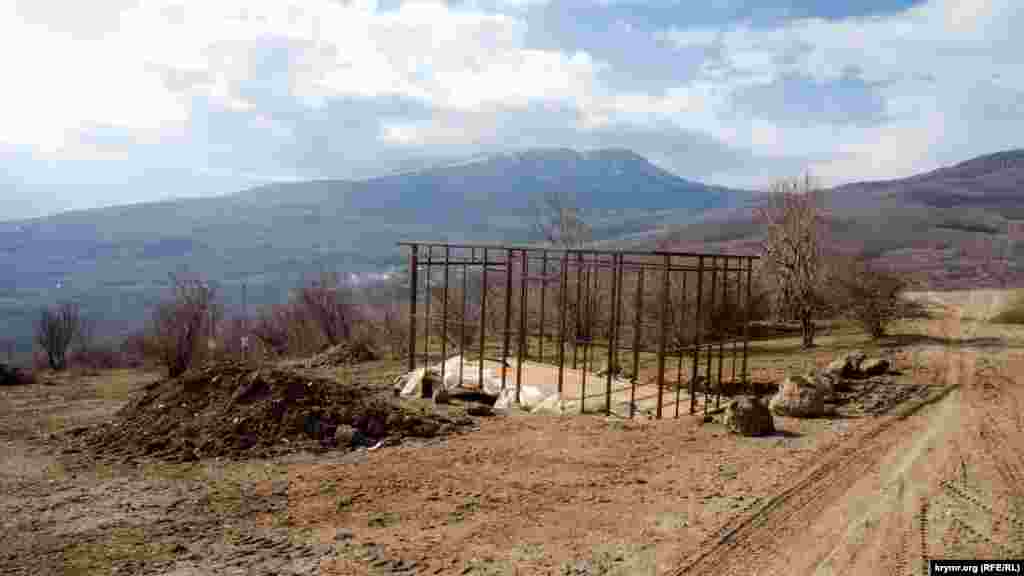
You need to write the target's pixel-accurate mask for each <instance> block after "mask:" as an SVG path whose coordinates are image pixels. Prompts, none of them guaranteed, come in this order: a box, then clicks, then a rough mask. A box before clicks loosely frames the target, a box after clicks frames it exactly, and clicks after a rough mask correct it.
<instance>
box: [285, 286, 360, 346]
mask: <svg viewBox="0 0 1024 576" xmlns="http://www.w3.org/2000/svg"><path fill="white" fill-rule="evenodd" d="M299 303H301V305H302V307H303V310H304V312H305V313H306V314H307V315H308V318H310V319H312V321H313V322H315V323H316V325H317V326H318V327H319V328H320V332H321V334H323V337H324V339H326V340H327V344H328V345H329V346H336V345H338V344H340V343H342V342H348V341H349V340H351V339H352V330H353V326H354V325H355V323H356V321H357V320H358V315H357V313H356V308H355V306H354V305H353V303H352V289H351V287H349V286H345V285H344V284H342V282H341V281H340V280H339V279H338V275H337V274H336V273H321V275H320V279H319V280H315V281H313V282H312V283H311V284H309V285H308V286H304V287H303V288H301V289H300V290H299Z"/></svg>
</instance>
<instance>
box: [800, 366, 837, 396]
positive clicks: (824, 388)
mask: <svg viewBox="0 0 1024 576" xmlns="http://www.w3.org/2000/svg"><path fill="white" fill-rule="evenodd" d="M808 378H809V379H811V380H813V381H814V384H815V385H816V386H817V387H818V389H819V390H821V392H822V394H824V395H825V399H826V400H827V399H829V398H832V397H833V396H835V394H836V392H837V391H839V387H840V383H841V381H842V380H841V378H840V377H839V376H837V375H836V374H834V373H832V372H828V371H822V372H814V373H813V374H809V375H808Z"/></svg>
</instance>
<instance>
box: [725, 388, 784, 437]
mask: <svg viewBox="0 0 1024 576" xmlns="http://www.w3.org/2000/svg"><path fill="white" fill-rule="evenodd" d="M725 426H726V428H728V429H729V430H731V431H733V432H735V433H737V434H742V435H744V436H766V435H768V434H774V433H775V421H774V420H773V419H772V413H771V411H770V410H769V409H768V407H767V406H765V405H764V403H763V402H761V399H760V398H758V397H756V396H740V397H739V398H737V399H735V400H733V401H732V402H729V404H728V405H727V406H726V407H725Z"/></svg>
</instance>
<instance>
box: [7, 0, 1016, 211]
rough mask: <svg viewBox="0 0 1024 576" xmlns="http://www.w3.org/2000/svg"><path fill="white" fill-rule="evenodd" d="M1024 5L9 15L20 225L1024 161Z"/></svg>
mask: <svg viewBox="0 0 1024 576" xmlns="http://www.w3.org/2000/svg"><path fill="white" fill-rule="evenodd" d="M1019 6H1020V2H1019V0H918V1H909V0H900V1H896V0H867V1H861V2H855V1H848V2H835V1H832V0H762V1H753V0H707V1H704V2H675V1H673V2H667V1H666V2H641V1H638V0H593V1H584V0H567V1H564V2H558V1H556V0H462V1H448V2H441V1H415V2H398V1H394V0H392V1H384V0H381V1H379V2H375V1H365V0H350V1H340V0H218V1H216V2H210V1H208V0H176V1H171V0H158V1H154V2H145V3H143V2H133V1H129V0H95V1H93V2H87V3H67V2H64V1H58V0H27V1H22V0H13V2H12V1H11V0H8V1H7V2H0V70H2V71H3V73H4V75H5V76H6V77H5V78H4V83H3V84H4V89H3V90H0V165H2V166H3V168H4V169H3V170H2V171H0V219H10V218H20V217H31V216H37V215H42V214H48V213H52V212H55V211H62V210H69V209H82V208H90V207H96V206H105V205H112V204H121V203H128V202H139V201H148V200H157V199H162V198H167V197H185V196H200V195H211V194H222V193H228V192H233V191H237V190H239V189H242V188H245V187H247V186H252V185H256V184H260V183H265V182H269V181H275V180H298V179H312V178H362V177H369V176H373V175H377V174H381V173H384V172H387V171H390V170H394V169H396V168H399V167H402V166H405V165H407V163H409V162H411V161H418V160H422V159H431V158H450V157H459V156H464V155H473V154H479V153H487V152H494V151H500V150H505V149H509V148H521V147H533V146H570V147H576V148H581V149H586V148H593V147H605V146H615V147H628V148H632V149H633V150H635V151H637V152H638V153H640V154H643V155H645V156H647V157H648V158H650V159H651V160H652V161H654V162H655V163H657V164H659V165H660V166H662V167H664V168H667V169H669V170H671V171H673V172H675V173H677V174H679V175H681V176H683V177H686V178H691V179H697V180H703V181H706V182H711V183H715V184H723V185H731V186H744V187H751V188H764V187H766V186H767V185H768V184H770V183H771V181H772V180H774V179H776V178H780V177H784V176H790V175H794V174H797V173H800V172H804V171H810V172H812V173H813V174H815V175H816V176H818V177H819V179H821V180H822V181H823V182H824V183H825V184H828V185H833V184H840V183H844V182H849V181H854V180H863V179H876V178H892V177H899V176H905V175H909V174H912V173H914V172H918V171H923V170H928V169H932V168H935V167H937V166H940V165H943V164H948V163H952V162H956V161H959V160H964V159H967V158H970V157H972V156H975V155H978V154H984V153H988V152H993V151H997V150H1002V149H1006V148H1015V147H1020V146H1021V136H1020V135H1021V134H1024V64H1022V62H1024V59H1022V58H1021V57H1020V56H1019V55H1020V54H1024V36H1022V35H1020V34H1019V33H1015V31H1019V30H1022V29H1024V8H1020V7H1019Z"/></svg>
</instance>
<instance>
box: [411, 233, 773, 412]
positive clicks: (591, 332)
mask: <svg viewBox="0 0 1024 576" xmlns="http://www.w3.org/2000/svg"><path fill="white" fill-rule="evenodd" d="M400 245H401V246H402V247H403V248H408V249H409V253H408V273H409V276H408V278H409V295H408V298H409V325H410V330H409V346H408V352H409V354H408V368H409V370H410V371H412V370H415V369H416V367H417V366H416V364H417V361H421V362H422V363H423V364H429V363H430V362H431V361H432V359H434V358H437V355H438V354H440V357H441V362H442V369H444V363H445V362H447V360H448V354H449V353H451V351H450V349H449V348H450V347H449V336H450V335H451V336H455V334H454V332H449V328H451V329H452V330H453V331H454V330H458V335H457V337H458V338H459V343H458V347H457V348H458V354H459V357H460V361H459V368H458V371H459V374H460V378H461V377H462V375H463V372H464V368H465V366H464V365H465V355H466V351H467V350H472V349H473V348H476V349H477V352H478V354H477V356H478V359H479V361H478V366H477V370H478V374H477V375H476V376H477V378H478V379H479V380H480V381H482V379H483V363H482V360H483V359H484V358H485V356H486V355H487V346H488V343H489V342H497V343H499V344H500V347H501V351H500V354H501V381H502V389H505V387H506V386H507V385H508V381H507V380H508V371H509V369H512V368H513V364H512V361H513V358H512V357H511V356H512V354H513V353H514V354H515V356H516V358H515V359H514V361H515V365H514V369H515V376H514V378H515V388H516V389H515V398H516V402H520V401H521V400H522V397H521V393H522V387H523V385H524V369H523V367H524V362H525V361H527V360H529V361H530V362H545V361H547V362H549V363H551V364H552V365H554V366H557V368H558V392H559V394H561V393H563V392H564V391H565V382H566V381H565V371H566V368H567V367H572V368H573V369H574V370H580V371H581V374H580V383H579V387H580V390H579V391H578V392H579V395H580V411H581V412H586V411H587V402H586V400H587V379H588V376H589V377H590V378H592V379H593V380H594V382H595V383H596V382H599V380H598V378H597V377H596V375H593V374H588V372H590V371H592V370H593V369H594V360H596V359H595V358H593V356H594V355H595V353H598V354H597V359H600V358H601V354H600V353H601V352H603V353H604V355H605V361H606V370H607V373H606V374H603V375H602V376H603V378H604V390H603V394H601V392H599V391H598V390H600V388H598V389H596V390H593V392H594V395H595V398H600V396H602V395H603V396H604V402H603V404H604V406H603V410H599V411H600V412H603V413H605V414H611V413H612V403H613V387H614V379H615V376H616V372H618V370H617V369H619V368H621V367H622V366H621V362H620V354H623V353H624V354H625V358H629V357H630V355H631V356H632V369H633V370H632V375H631V377H630V381H629V383H628V385H629V390H628V395H629V416H630V417H634V416H635V415H636V410H637V402H638V395H646V397H645V398H646V399H651V397H650V394H651V393H652V389H651V386H652V385H653V387H654V390H653V392H654V393H656V396H657V397H656V399H655V400H656V408H655V416H656V417H657V418H663V417H666V414H665V403H666V400H665V398H664V392H665V387H666V384H670V383H671V382H672V381H673V380H671V377H670V376H669V377H667V376H666V369H668V366H667V365H666V361H667V359H668V358H669V357H671V356H673V355H677V357H676V358H675V361H676V366H675V368H676V370H675V377H674V382H675V394H674V396H675V410H674V412H673V413H672V414H671V415H670V416H671V417H679V414H680V404H681V402H682V397H681V396H682V391H683V386H684V379H685V377H684V373H685V372H686V371H684V368H683V367H684V360H686V358H687V357H689V358H690V360H691V361H692V362H691V364H690V365H689V366H688V372H689V380H688V382H686V384H685V386H686V388H687V392H688V393H689V396H690V403H689V404H690V407H689V412H690V413H691V414H693V413H695V412H696V411H697V408H698V406H697V393H698V392H701V393H702V394H701V396H702V397H703V401H702V404H703V409H704V411H705V412H707V411H708V410H709V409H710V408H712V399H711V397H712V396H714V400H713V406H714V407H719V406H720V405H721V396H722V393H723V378H724V377H725V376H726V374H725V372H726V371H727V370H726V367H725V365H726V363H727V362H728V363H730V364H731V370H728V372H731V380H732V382H733V383H739V382H742V383H743V384H746V383H748V382H749V374H748V357H749V338H750V330H749V324H750V308H751V297H752V291H751V285H752V271H753V261H754V260H756V259H757V257H756V256H748V255H734V254H728V255H727V254H700V253H690V252H671V251H651V252H643V251H620V250H594V249H558V248H552V247H534V246H508V245H485V244H453V243H444V242H402V243H400ZM439 248H440V249H441V254H438V252H437V249H439ZM501 254H503V255H504V257H503V258H502V257H501V256H500V255H501ZM496 255H498V256H496ZM442 258H443V259H442ZM552 264H555V266H554V267H552ZM531 265H532V266H531ZM438 267H440V268H442V269H443V280H442V282H441V285H440V286H435V280H434V276H435V275H436V273H437V272H439V271H438V270H437V268H438ZM531 267H532V269H533V270H534V272H533V274H532V275H531V272H530V270H531ZM452 268H455V274H456V277H455V278H454V279H453V278H451V273H452V272H451V269H452ZM552 268H554V270H552ZM501 272H504V278H503V280H504V281H503V282H501V281H498V282H497V283H495V285H494V286H492V285H491V282H490V280H489V279H490V278H493V274H494V273H498V274H499V276H500V273H501ZM459 274H461V278H459V276H458V275H459ZM471 276H472V278H473V280H472V283H471V282H470V277H471ZM680 276H681V282H677V283H673V278H677V279H679V278H680ZM691 276H693V280H694V281H693V282H691V281H690V277H691ZM652 279H653V280H654V281H652ZM453 280H454V281H455V282H459V281H460V280H461V287H462V289H461V295H459V296H458V298H457V299H456V300H455V301H452V299H451V288H452V281H453ZM502 284H503V286H502ZM421 285H422V287H421ZM456 285H458V284H456ZM499 286H500V287H499ZM690 287H693V288H695V291H694V292H692V293H691V292H689V291H688V289H689V288H690ZM492 288H494V289H495V290H496V291H495V292H494V293H493V294H492V295H493V297H494V298H497V299H498V300H499V301H500V300H501V299H502V298H504V315H503V317H502V318H501V320H500V322H501V324H502V325H503V327H502V329H500V330H497V333H491V332H490V330H491V328H492V327H496V326H498V323H497V317H494V318H492V319H491V320H490V321H489V320H488V318H489V314H492V315H493V313H494V311H493V310H489V307H492V308H493V306H496V305H497V303H492V302H489V299H490V296H489V290H490V289H492ZM471 289H472V291H476V290H479V292H480V293H479V294H470V292H471ZM549 289H552V290H554V291H555V292H553V293H552V294H551V297H550V298H549V293H548V291H549ZM672 290H679V292H676V293H674V294H673V293H672V292H671V291H672ZM424 292H425V293H424ZM573 294H574V295H575V300H574V301H572V302H570V301H571V300H572V298H571V295H573ZM670 296H671V297H670ZM438 297H440V298H441V300H442V301H441V302H440V303H438V302H434V300H436V299H437V298H438ZM514 299H517V300H518V303H517V304H515V305H513V300H514ZM458 300H461V302H459V301H458ZM471 301H472V314H470V302H471ZM421 303H422V307H421V306H420V304H421ZM624 305H625V306H632V310H624V309H623V307H624ZM673 306H678V308H673ZM551 308H557V310H552V309H551ZM723 310H724V312H723ZM438 314H439V315H440V317H438ZM452 314H457V315H459V318H458V320H457V321H456V319H455V318H454V317H452ZM709 314H712V315H713V314H722V315H723V318H724V319H728V320H729V321H730V322H729V326H728V327H726V326H724V325H723V326H713V325H710V324H708V323H707V321H708V319H709V318H712V316H709ZM471 316H474V318H473V319H472V320H471V319H470V318H471ZM421 321H422V322H423V330H422V332H421V331H420V329H419V323H420V322H421ZM670 322H671V326H672V328H673V334H674V336H673V342H672V346H671V349H669V346H668V332H669V327H670ZM452 324H455V325H454V326H453V325H452ZM740 324H742V328H741V329H739V328H738V326H739V325H740ZM688 326H692V333H691V329H690V328H689V327H688ZM470 327H472V328H475V329H478V330H479V333H478V334H474V335H471V336H470V339H474V338H473V336H476V337H477V338H475V340H476V341H475V342H469V341H467V329H468V328H470ZM435 330H437V331H439V332H440V334H436V333H435V334H432V331H435ZM513 335H514V336H515V339H516V341H515V350H513V346H512V337H513ZM437 336H440V338H437ZM420 337H422V347H423V350H422V353H420V350H419V347H420V340H419V339H420ZM554 338H557V347H556V348H555V353H554V357H551V355H550V354H546V351H545V345H546V343H547V341H548V340H549V339H550V340H553V339H554ZM435 340H440V344H438V345H436V346H435V344H434V342H435ZM534 341H536V342H537V349H536V352H534V351H533V342H534ZM652 342H653V343H654V344H653V347H652ZM567 345H571V346H572V361H571V363H570V362H569V358H568V350H566V346H567ZM470 353H472V352H470ZM641 354H644V355H645V356H646V357H648V358H649V357H650V356H654V359H655V360H656V366H657V371H656V372H655V373H654V374H650V373H649V372H648V373H647V374H646V375H645V374H644V370H643V369H642V364H644V363H645V362H646V361H644V360H642V358H641ZM702 354H703V355H704V357H702ZM627 361H628V360H627ZM716 362H717V363H716ZM702 373H703V374H702ZM701 382H702V383H703V386H701V387H700V388H698V383H701ZM598 386H599V384H598ZM641 390H643V391H644V392H643V394H641ZM668 402H669V403H670V404H669V406H671V402H672V397H671V396H670V397H669V399H668ZM598 405H600V404H598Z"/></svg>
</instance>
